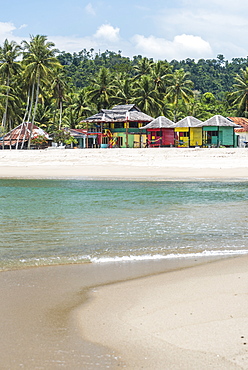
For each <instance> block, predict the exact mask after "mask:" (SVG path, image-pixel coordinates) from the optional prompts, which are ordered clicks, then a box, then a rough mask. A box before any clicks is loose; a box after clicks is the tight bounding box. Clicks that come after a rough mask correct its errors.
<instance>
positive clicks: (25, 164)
mask: <svg viewBox="0 0 248 370" xmlns="http://www.w3.org/2000/svg"><path fill="white" fill-rule="evenodd" d="M0 177H8V178H10V177H12V178H13V177H17V178H19V177H22V178H102V179H104V178H105V179H107V178H111V179H121V178H126V179H149V180H173V179H179V180H180V179H232V178H233V179H240V180H241V179H245V180H246V179H248V149H246V148H229V149H227V148H216V149H215V148H210V149H207V148H206V149H205V148H147V149H47V150H31V151H19V150H1V151H0Z"/></svg>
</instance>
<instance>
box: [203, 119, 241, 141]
mask: <svg viewBox="0 0 248 370" xmlns="http://www.w3.org/2000/svg"><path fill="white" fill-rule="evenodd" d="M239 127H240V126H239V125H237V124H235V123H234V122H233V121H231V120H230V119H228V118H225V117H223V116H220V115H216V116H213V117H211V118H209V119H208V120H206V121H205V122H203V123H202V135H203V143H202V144H203V146H205V147H219V146H221V145H223V146H226V147H236V146H237V139H236V135H235V133H234V129H235V128H239Z"/></svg>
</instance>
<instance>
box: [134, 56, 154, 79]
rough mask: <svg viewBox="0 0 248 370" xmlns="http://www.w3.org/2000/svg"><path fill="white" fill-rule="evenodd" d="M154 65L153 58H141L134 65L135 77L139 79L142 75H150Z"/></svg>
mask: <svg viewBox="0 0 248 370" xmlns="http://www.w3.org/2000/svg"><path fill="white" fill-rule="evenodd" d="M153 66H154V62H153V60H152V59H148V58H146V57H145V58H142V59H140V60H139V61H138V63H137V64H136V65H135V66H134V67H133V69H134V71H135V77H134V79H135V80H137V79H139V78H140V77H141V76H145V75H149V74H150V72H151V69H152V68H153Z"/></svg>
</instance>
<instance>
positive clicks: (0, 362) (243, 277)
mask: <svg viewBox="0 0 248 370" xmlns="http://www.w3.org/2000/svg"><path fill="white" fill-rule="evenodd" d="M202 263H204V264H202ZM247 263H248V257H247V256H243V257H238V258H231V259H225V260H219V261H214V262H213V261H212V262H207V260H205V261H203V260H198V261H195V260H194V259H192V260H187V259H182V260H181V261H180V260H174V261H173V260H171V261H168V260H166V261H159V262H155V261H153V262H145V263H144V262H143V263H123V264H119V263H112V264H85V265H69V266H53V267H39V268H29V269H24V270H16V271H6V272H2V273H0V292H1V297H2V299H1V305H0V315H1V321H0V330H1V336H0V355H1V357H0V368H1V369H19V368H25V369H35V368H37V369H59V368H61V367H62V368H66V369H96V368H100V369H107V368H109V369H117V368H125V369H130V370H131V369H247V367H248V350H247V348H248V347H247V346H248V334H247V333H248V315H247V282H248V271H247ZM197 264H198V265H197Z"/></svg>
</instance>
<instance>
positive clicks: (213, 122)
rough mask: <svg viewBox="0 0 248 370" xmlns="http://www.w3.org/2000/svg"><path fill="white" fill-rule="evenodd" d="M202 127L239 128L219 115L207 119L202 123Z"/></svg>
mask: <svg viewBox="0 0 248 370" xmlns="http://www.w3.org/2000/svg"><path fill="white" fill-rule="evenodd" d="M202 126H219V127H220V126H226V127H237V128H238V127H239V126H238V125H236V123H234V122H233V121H231V120H230V119H228V118H225V117H223V116H220V115H216V116H213V117H211V118H209V119H208V120H206V121H205V122H203V123H202Z"/></svg>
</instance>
